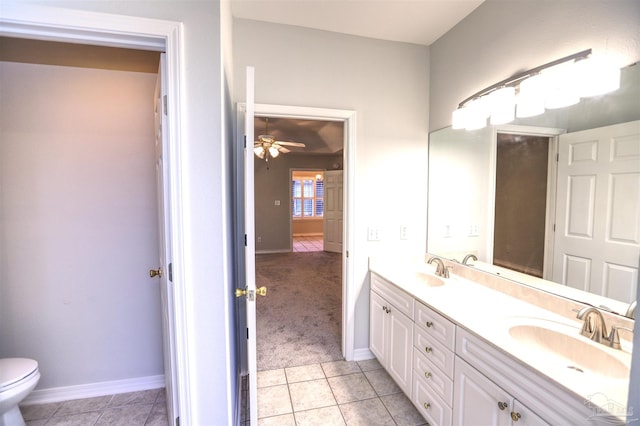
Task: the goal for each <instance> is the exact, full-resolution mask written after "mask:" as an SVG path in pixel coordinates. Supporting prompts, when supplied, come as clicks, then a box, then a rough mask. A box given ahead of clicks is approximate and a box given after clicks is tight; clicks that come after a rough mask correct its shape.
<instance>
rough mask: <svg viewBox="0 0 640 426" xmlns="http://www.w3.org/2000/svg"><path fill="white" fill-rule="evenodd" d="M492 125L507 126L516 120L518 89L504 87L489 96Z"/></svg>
mask: <svg viewBox="0 0 640 426" xmlns="http://www.w3.org/2000/svg"><path fill="white" fill-rule="evenodd" d="M488 102H489V105H490V106H489V108H490V111H491V119H490V122H491V124H505V123H508V122H510V121H512V120H513V119H514V118H515V103H516V88H515V87H503V88H501V89H498V90H496V91H493V92H491V93H490V94H489V96H488Z"/></svg>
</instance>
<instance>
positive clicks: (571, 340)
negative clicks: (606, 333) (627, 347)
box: [509, 318, 630, 379]
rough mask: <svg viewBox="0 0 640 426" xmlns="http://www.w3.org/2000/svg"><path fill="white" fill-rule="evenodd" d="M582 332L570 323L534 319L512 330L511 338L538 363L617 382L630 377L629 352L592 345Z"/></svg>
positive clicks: (513, 325)
mask: <svg viewBox="0 0 640 426" xmlns="http://www.w3.org/2000/svg"><path fill="white" fill-rule="evenodd" d="M579 332H580V329H576V328H573V327H571V326H569V325H567V324H563V323H559V322H554V321H546V320H541V319H533V318H532V319H528V320H527V321H524V320H523V321H518V323H516V324H512V325H511V326H510V327H509V335H510V336H511V338H513V339H514V340H515V341H516V342H517V343H518V344H521V345H523V346H524V347H525V349H527V352H528V353H530V355H531V356H532V357H534V358H538V360H537V361H539V362H545V363H546V362H550V363H552V365H555V366H556V367H566V368H567V369H570V370H573V371H575V372H576V374H581V373H585V374H597V375H600V376H605V377H609V378H615V379H623V378H628V377H629V365H630V363H629V361H630V360H628V359H627V358H630V356H629V354H628V353H624V352H622V351H618V350H615V349H611V348H608V347H606V346H604V345H602V344H600V343H596V342H593V341H591V340H589V339H587V338H586V337H584V336H581V335H580V334H579ZM543 351H544V352H543ZM545 355H546V356H545Z"/></svg>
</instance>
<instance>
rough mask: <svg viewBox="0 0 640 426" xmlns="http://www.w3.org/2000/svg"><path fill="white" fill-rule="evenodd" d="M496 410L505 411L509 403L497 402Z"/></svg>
mask: <svg viewBox="0 0 640 426" xmlns="http://www.w3.org/2000/svg"><path fill="white" fill-rule="evenodd" d="M498 408H499V409H501V410H506V409H507V408H509V403H508V402H502V401H499V402H498Z"/></svg>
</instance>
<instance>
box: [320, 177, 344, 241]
mask: <svg viewBox="0 0 640 426" xmlns="http://www.w3.org/2000/svg"><path fill="white" fill-rule="evenodd" d="M343 195H344V191H343V172H342V170H328V171H326V172H324V219H323V220H324V226H323V228H324V230H323V234H324V250H325V251H331V252H336V253H342V234H343V232H342V223H343V218H342V215H343V210H344V209H343V199H344V197H343Z"/></svg>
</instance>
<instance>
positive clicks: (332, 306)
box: [254, 117, 344, 371]
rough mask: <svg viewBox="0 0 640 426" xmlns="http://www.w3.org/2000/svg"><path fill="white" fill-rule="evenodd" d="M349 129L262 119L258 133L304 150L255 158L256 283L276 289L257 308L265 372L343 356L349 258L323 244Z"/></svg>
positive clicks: (317, 122) (260, 365)
mask: <svg viewBox="0 0 640 426" xmlns="http://www.w3.org/2000/svg"><path fill="white" fill-rule="evenodd" d="M267 122H268V127H267ZM343 126H344V123H342V122H335V121H321V120H300V119H293V118H283V117H256V119H255V134H256V135H260V134H264V133H265V132H266V129H267V128H268V129H269V130H268V133H269V135H272V136H273V137H274V139H275V140H281V141H285V142H292V143H297V144H299V145H304V146H295V147H291V148H290V149H288V150H287V151H288V152H285V153H280V154H279V155H277V157H276V158H273V157H271V158H268V161H267V159H266V158H260V157H259V154H260V153H258V152H257V153H256V157H255V163H254V176H255V182H254V184H255V209H256V282H257V284H258V285H259V286H263V285H266V287H267V288H268V289H269V296H268V297H266V298H261V299H260V300H259V301H258V303H257V307H256V309H257V324H256V326H257V351H258V353H257V360H258V361H257V366H258V370H259V371H265V370H273V369H279V368H287V367H295V366H300V365H309V364H314V363H321V362H328V361H337V360H342V359H344V356H343V353H342V333H341V331H342V302H343V300H342V292H343V288H342V283H343V278H342V277H343V270H342V268H343V262H342V253H341V251H335V252H330V251H325V250H324V244H323V238H324V235H325V220H324V219H325V217H324V216H325V207H326V202H325V195H326V193H325V173H330V172H334V171H340V172H342V165H343V164H344V159H343V152H344V149H343V148H344V130H343ZM287 148H289V147H287ZM340 195H342V194H340ZM340 215H341V217H340V218H339V224H340V228H341V229H340V232H341V233H342V223H343V218H342V211H341V212H340ZM296 240H298V241H296Z"/></svg>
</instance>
